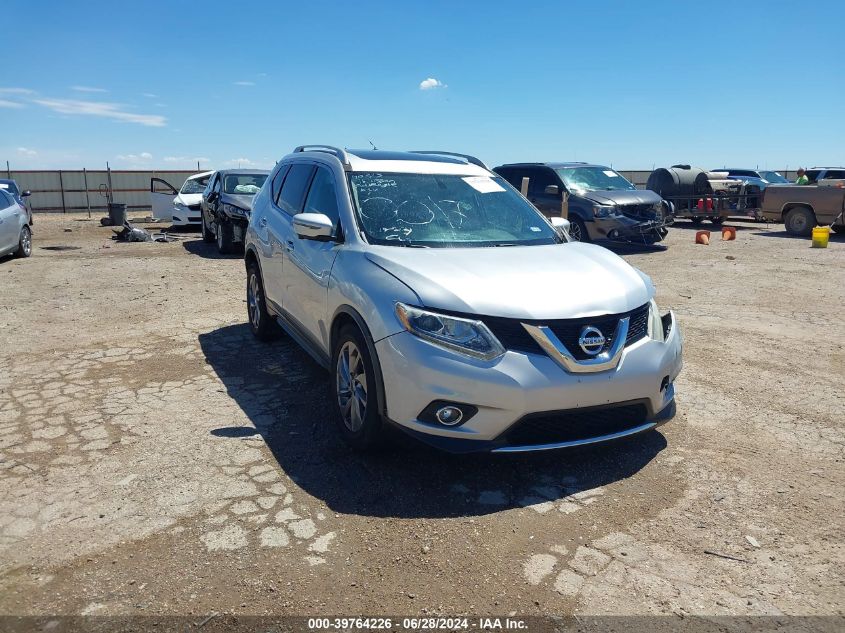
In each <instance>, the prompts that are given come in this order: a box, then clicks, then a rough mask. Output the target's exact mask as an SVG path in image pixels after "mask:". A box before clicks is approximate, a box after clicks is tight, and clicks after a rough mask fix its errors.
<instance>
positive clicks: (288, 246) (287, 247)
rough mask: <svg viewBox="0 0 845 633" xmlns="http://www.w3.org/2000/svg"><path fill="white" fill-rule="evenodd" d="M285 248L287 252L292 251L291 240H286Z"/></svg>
mask: <svg viewBox="0 0 845 633" xmlns="http://www.w3.org/2000/svg"><path fill="white" fill-rule="evenodd" d="M285 248H286V249H287V250H288V252H290V251H292V250H293V240H288V241H287V243H286V246H285Z"/></svg>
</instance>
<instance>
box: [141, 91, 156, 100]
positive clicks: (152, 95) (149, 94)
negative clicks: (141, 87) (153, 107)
mask: <svg viewBox="0 0 845 633" xmlns="http://www.w3.org/2000/svg"><path fill="white" fill-rule="evenodd" d="M141 96H142V97H146V98H147V99H158V95H156V94H153V93H152V92H144V93H142V94H141Z"/></svg>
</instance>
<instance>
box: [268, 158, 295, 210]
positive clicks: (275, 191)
mask: <svg viewBox="0 0 845 633" xmlns="http://www.w3.org/2000/svg"><path fill="white" fill-rule="evenodd" d="M289 169H290V165H283V166H282V167H281V168H279V171H277V172H276V175H275V176H274V177H273V182H272V184H271V186H270V196H271V197H272V198H273V202H275V203H276V204H278V200H279V192H280V191H281V190H282V183H283V182H284V181H285V176H286V175H287V173H288V170H289Z"/></svg>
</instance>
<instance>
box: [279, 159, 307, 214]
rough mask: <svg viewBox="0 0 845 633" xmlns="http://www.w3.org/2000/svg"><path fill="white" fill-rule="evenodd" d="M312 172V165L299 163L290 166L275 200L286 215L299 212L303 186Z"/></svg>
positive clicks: (305, 185) (303, 193)
mask: <svg viewBox="0 0 845 633" xmlns="http://www.w3.org/2000/svg"><path fill="white" fill-rule="evenodd" d="M312 173H314V166H313V165H305V164H302V163H299V164H296V165H293V166H292V167H291V168H290V171H288V175H287V178H285V182H284V184H283V185H282V191H281V192H280V193H279V200H278V202H277V204H278V206H279V208H280V209H281V210H282V211H284V212H285V213H287V214H288V215H296V214H297V213H299V212H300V210H301V209H302V199H303V198H304V197H305V188H306V187H307V186H308V182H309V181H310V180H311V174H312Z"/></svg>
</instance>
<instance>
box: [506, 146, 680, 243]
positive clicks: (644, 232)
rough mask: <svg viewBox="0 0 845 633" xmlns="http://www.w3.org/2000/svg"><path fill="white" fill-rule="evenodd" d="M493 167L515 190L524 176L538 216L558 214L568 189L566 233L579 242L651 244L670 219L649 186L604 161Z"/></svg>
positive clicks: (663, 230) (660, 236)
mask: <svg viewBox="0 0 845 633" xmlns="http://www.w3.org/2000/svg"><path fill="white" fill-rule="evenodd" d="M493 171H495V172H496V173H497V174H499V175H500V176H502V178H504V179H505V180H507V181H508V182H509V183H510V184H511V185H513V186H514V187H516V188H517V189H520V188H521V186H522V179H523V178H528V199H529V200H530V201H531V203H532V204H534V206H535V207H537V208H538V209H539V210H540V211H541V212H542V213H543V214H544V215H546V216H548V217H552V216H559V215H560V214H561V210H562V206H563V203H564V199H563V194H564V193H568V194H569V196H568V217H569V222H570V231H569V233H570V237H571V238H572V239H574V240H578V241H581V242H591V241H594V240H611V241H614V242H629V243H637V244H654V243H655V242H659V241H661V240H662V239H663V238H664V237H666V234H667V233H668V230H667V228H666V227H667V226H669V225H670V224H671V223H672V214H671V213H670V211H669V205H668V204H667V203H666V202H665V201H664V200H663V198H661V197H660V196H659V195H658V194H656V193H655V192H653V191H648V190H641V189H637V188H636V187H635V186H634V185H633V184H631V183H630V182H629V181H628V180H627V179H625V177H623V176H622V175H620V174H619V173H617V172H616V171H614V170H613V169H611V168H610V167H605V166H604V165H590V164H588V163H513V164H509V165H502V166H501V167H496V168H495V169H494V170H493Z"/></svg>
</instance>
